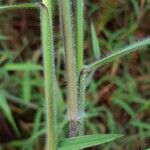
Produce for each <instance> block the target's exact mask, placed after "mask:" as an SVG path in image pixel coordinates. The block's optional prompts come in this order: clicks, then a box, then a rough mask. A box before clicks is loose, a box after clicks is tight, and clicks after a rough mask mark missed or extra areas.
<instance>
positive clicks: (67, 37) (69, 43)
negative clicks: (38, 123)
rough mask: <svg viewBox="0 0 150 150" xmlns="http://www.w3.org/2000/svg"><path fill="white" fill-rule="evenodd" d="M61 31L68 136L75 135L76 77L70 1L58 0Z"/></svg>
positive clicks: (76, 117)
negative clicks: (64, 64) (65, 71)
mask: <svg viewBox="0 0 150 150" xmlns="http://www.w3.org/2000/svg"><path fill="white" fill-rule="evenodd" d="M59 7H60V15H61V21H62V29H63V35H64V46H65V57H66V70H67V83H68V87H67V95H68V113H69V120H70V136H71V137H73V136H75V135H76V134H77V120H78V115H77V76H76V61H75V51H74V50H75V49H74V32H73V27H72V26H73V25H72V19H71V13H72V12H71V6H70V0H59Z"/></svg>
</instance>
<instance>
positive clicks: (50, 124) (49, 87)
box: [41, 0, 57, 150]
mask: <svg viewBox="0 0 150 150" xmlns="http://www.w3.org/2000/svg"><path fill="white" fill-rule="evenodd" d="M51 6H52V5H51V1H48V0H47V1H46V0H43V4H42V5H41V31H42V45H43V57H44V58H43V59H44V60H43V61H44V78H45V95H46V125H47V138H46V140H47V143H46V149H47V150H56V149H57V141H56V116H55V115H56V105H55V96H56V95H55V89H54V87H55V83H54V82H55V69H54V52H53V30H52V9H51Z"/></svg>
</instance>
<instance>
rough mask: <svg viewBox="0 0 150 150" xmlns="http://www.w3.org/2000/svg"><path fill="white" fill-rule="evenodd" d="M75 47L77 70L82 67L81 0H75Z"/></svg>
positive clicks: (82, 20)
mask: <svg viewBox="0 0 150 150" xmlns="http://www.w3.org/2000/svg"><path fill="white" fill-rule="evenodd" d="M75 6H76V49H77V72H78V74H79V73H80V71H81V69H82V67H83V22H84V19H83V0H76V5H75Z"/></svg>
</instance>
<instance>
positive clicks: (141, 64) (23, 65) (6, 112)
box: [0, 0, 150, 150]
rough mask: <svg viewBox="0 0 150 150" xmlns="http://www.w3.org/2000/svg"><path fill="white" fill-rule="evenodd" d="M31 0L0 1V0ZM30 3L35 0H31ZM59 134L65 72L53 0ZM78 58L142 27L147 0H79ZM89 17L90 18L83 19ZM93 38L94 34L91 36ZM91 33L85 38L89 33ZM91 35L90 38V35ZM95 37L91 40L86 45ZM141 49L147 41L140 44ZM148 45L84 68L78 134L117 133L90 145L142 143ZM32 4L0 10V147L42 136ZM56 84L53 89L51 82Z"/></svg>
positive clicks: (64, 127) (147, 137)
mask: <svg viewBox="0 0 150 150" xmlns="http://www.w3.org/2000/svg"><path fill="white" fill-rule="evenodd" d="M19 2H31V1H23V0H20V1H19V0H4V1H3V0H1V1H0V4H11V3H19ZM32 2H36V0H35V1H34V0H32ZM53 4H54V6H55V7H54V8H55V9H54V10H53V12H54V14H55V17H54V24H53V26H54V31H55V43H56V47H55V50H56V54H55V55H56V58H57V59H56V60H55V61H56V66H57V67H56V73H57V77H58V79H59V84H58V87H57V93H58V95H57V97H58V99H59V105H58V110H59V113H60V114H62V115H61V116H59V122H60V123H59V127H58V131H59V138H60V139H62V138H63V137H65V136H67V134H68V132H67V131H68V123H67V116H66V105H65V100H66V71H65V70H64V49H63V47H62V42H61V40H60V35H61V31H60V23H59V17H58V15H59V14H57V9H58V6H56V3H55V1H54V3H53ZM84 15H85V22H84V24H85V38H84V57H85V63H89V62H93V60H95V59H98V58H100V57H104V56H106V55H108V54H110V53H112V50H114V49H116V50H117V49H119V48H121V47H123V46H124V45H127V44H129V43H131V42H133V41H135V40H139V39H142V38H144V37H146V36H148V35H149V33H150V28H149V26H150V19H149V18H150V1H149V0H147V1H146V0H126V1H123V0H85V14H84ZM91 22H92V23H91ZM97 37H98V38H97ZM91 39H92V40H91ZM91 41H92V42H91ZM95 42H97V43H98V45H99V46H98V47H96V48H95V47H94V46H95V45H97V44H94V43H95ZM145 49H149V48H145ZM149 65H150V51H143V52H140V53H138V52H136V53H133V54H131V55H129V56H128V57H124V58H121V59H118V60H116V61H115V62H113V63H111V64H109V65H107V66H104V67H102V68H100V69H99V70H97V71H96V73H94V74H91V76H90V77H89V80H87V82H89V86H88V88H87V93H86V114H87V118H86V120H85V126H86V134H93V133H119V134H120V133H121V134H124V135H125V136H124V137H123V138H121V139H120V140H117V142H111V143H109V144H105V145H102V146H99V147H95V148H93V149H104V150H105V149H106V150H110V149H114V150H116V149H118V150H124V149H125V150H126V149H127V150H128V149H129V150H130V149H133V150H138V149H146V148H148V147H150V144H149V143H150V119H149V115H150V109H149V108H150V101H149V99H150V92H149V91H150V75H149V74H150V67H149ZM42 70H43V68H42V51H41V39H40V23H39V12H38V10H27V9H23V10H11V11H3V12H0V112H1V113H0V143H1V144H0V149H2V150H14V149H25V150H31V149H36V150H41V149H43V145H44V141H45V136H44V133H45V129H44V90H43V89H44V83H43V71H42ZM59 87H60V89H61V90H60V89H59Z"/></svg>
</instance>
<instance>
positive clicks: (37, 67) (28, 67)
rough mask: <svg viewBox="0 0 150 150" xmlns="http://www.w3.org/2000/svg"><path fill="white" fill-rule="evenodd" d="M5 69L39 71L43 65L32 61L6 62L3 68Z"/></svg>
mask: <svg viewBox="0 0 150 150" xmlns="http://www.w3.org/2000/svg"><path fill="white" fill-rule="evenodd" d="M3 69H4V70H6V71H41V70H43V67H42V66H40V65H37V64H33V63H14V64H6V65H5V66H4V68H3Z"/></svg>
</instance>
